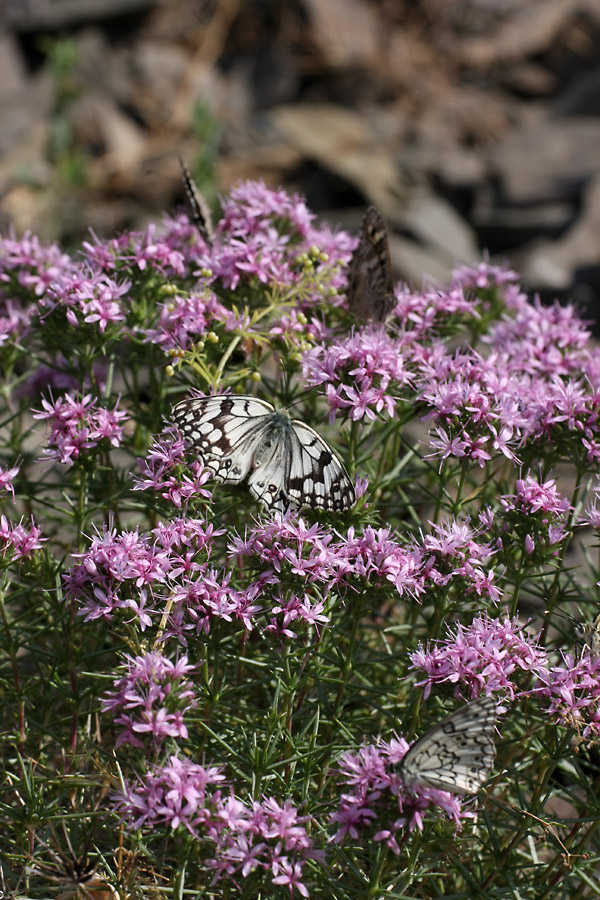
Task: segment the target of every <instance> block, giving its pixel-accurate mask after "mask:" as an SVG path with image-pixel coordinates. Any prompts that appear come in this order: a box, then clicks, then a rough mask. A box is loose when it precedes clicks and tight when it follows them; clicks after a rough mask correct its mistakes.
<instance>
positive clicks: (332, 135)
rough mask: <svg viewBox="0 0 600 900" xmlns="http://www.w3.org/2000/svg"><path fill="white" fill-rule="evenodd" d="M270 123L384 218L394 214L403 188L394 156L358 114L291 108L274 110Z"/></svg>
mask: <svg viewBox="0 0 600 900" xmlns="http://www.w3.org/2000/svg"><path fill="white" fill-rule="evenodd" d="M271 120H272V122H273V124H274V126H275V128H276V129H277V130H278V131H279V133H280V134H281V135H282V136H283V137H285V138H286V139H287V140H288V141H289V142H290V144H292V146H293V147H295V148H296V149H297V150H298V151H300V153H302V154H304V155H305V156H306V157H308V158H309V159H314V160H316V161H317V162H319V163H320V164H321V165H322V166H324V167H325V168H327V169H329V171H330V172H334V173H335V174H336V175H339V176H340V177H342V178H344V179H346V181H348V182H350V184H352V185H354V187H355V188H356V189H357V190H358V191H360V192H361V194H363V195H364V197H365V198H366V199H367V200H368V201H369V202H370V203H373V204H374V205H375V206H377V207H378V209H380V211H381V213H382V214H383V216H384V217H385V216H388V215H391V214H393V213H394V212H395V211H397V208H398V198H400V197H402V196H403V194H404V185H403V182H402V179H401V176H400V173H399V171H398V168H397V166H396V164H395V161H394V157H393V155H392V153H391V152H390V150H388V149H387V147H386V146H385V145H383V144H382V143H381V142H379V141H377V139H376V135H374V134H373V129H372V128H370V127H369V123H368V121H366V120H365V118H364V117H363V116H361V115H360V114H359V113H357V112H352V111H351V110H349V109H344V108H342V107H339V106H334V105H331V104H325V103H323V104H297V105H294V106H279V107H276V109H274V110H273V111H272V112H271Z"/></svg>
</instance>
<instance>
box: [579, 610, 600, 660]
mask: <svg viewBox="0 0 600 900" xmlns="http://www.w3.org/2000/svg"><path fill="white" fill-rule="evenodd" d="M577 632H578V635H579V637H580V638H581V639H582V640H583V642H584V644H585V645H586V647H587V648H588V652H589V654H590V656H591V657H592V659H597V658H598V657H599V656H600V613H599V614H598V615H597V616H596V618H595V619H594V621H593V622H584V623H583V624H580V625H578V626H577Z"/></svg>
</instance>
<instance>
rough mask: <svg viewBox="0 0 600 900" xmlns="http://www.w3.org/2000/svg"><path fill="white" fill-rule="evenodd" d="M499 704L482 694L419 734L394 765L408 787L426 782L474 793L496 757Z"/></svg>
mask: <svg viewBox="0 0 600 900" xmlns="http://www.w3.org/2000/svg"><path fill="white" fill-rule="evenodd" d="M497 706H498V703H497V701H496V700H495V699H494V698H493V697H482V698H480V699H478V700H473V701H472V702H471V703H467V704H466V705H465V706H462V707H461V708H460V709H457V710H456V711H455V712H453V713H451V714H450V715H449V716H446V718H445V719H442V721H441V722H438V723H437V725H434V726H433V728H432V729H431V730H430V731H428V732H427V734H424V735H423V736H422V737H420V738H419V739H418V740H417V741H415V743H414V744H413V745H412V746H411V747H410V748H409V750H408V751H407V752H406V754H405V755H404V757H403V758H402V760H401V761H400V762H399V763H398V764H397V765H396V766H394V769H395V771H396V772H397V773H398V774H399V775H400V778H401V779H402V782H403V783H404V784H405V785H406V787H409V788H410V787H413V785H417V784H420V785H423V786H424V787H431V788H436V789H437V790H440V791H450V793H452V794H475V793H477V791H478V790H479V788H481V787H483V785H484V784H485V782H486V781H487V780H488V778H489V774H490V771H491V768H492V765H493V764H494V759H495V757H496V746H495V743H494V726H495V724H496V717H497Z"/></svg>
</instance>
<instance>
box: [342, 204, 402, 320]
mask: <svg viewBox="0 0 600 900" xmlns="http://www.w3.org/2000/svg"><path fill="white" fill-rule="evenodd" d="M347 296H348V309H349V310H350V312H351V313H352V314H353V315H354V316H355V317H356V318H357V319H361V320H362V321H369V320H370V321H373V322H385V321H386V319H388V318H389V316H390V315H391V313H392V312H393V310H394V307H395V306H396V298H395V297H394V286H393V284H392V266H391V262H390V246H389V241H388V234H387V228H386V226H385V222H384V221H383V219H382V218H381V215H380V213H379V212H378V211H377V210H376V209H375V207H374V206H370V207H369V208H368V210H367V211H366V213H365V216H364V218H363V220H362V225H361V228H360V236H359V239H358V246H357V248H356V250H355V251H354V253H353V255H352V259H351V261H350V274H349V276H348V294H347Z"/></svg>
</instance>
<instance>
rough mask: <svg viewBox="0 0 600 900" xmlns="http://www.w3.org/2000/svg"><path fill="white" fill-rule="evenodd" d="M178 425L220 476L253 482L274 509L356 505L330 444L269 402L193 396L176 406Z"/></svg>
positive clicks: (254, 490) (251, 487) (258, 495)
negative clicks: (278, 410)
mask: <svg viewBox="0 0 600 900" xmlns="http://www.w3.org/2000/svg"><path fill="white" fill-rule="evenodd" d="M173 421H174V423H175V425H177V427H178V428H179V430H180V432H181V434H182V435H183V437H184V438H185V440H186V441H187V442H188V443H190V444H192V445H193V446H194V448H195V449H196V452H197V454H198V457H199V458H200V461H201V462H202V464H203V465H204V466H206V467H207V468H209V469H211V471H212V472H213V473H214V475H215V477H216V478H218V479H220V480H221V481H225V482H229V483H232V484H237V483H239V482H241V481H244V480H246V479H247V482H248V488H249V490H250V492H251V494H252V495H253V496H254V497H255V498H256V499H257V500H259V501H260V502H261V503H264V505H265V506H267V507H268V508H269V509H276V510H280V511H282V512H283V511H285V510H286V509H289V508H295V509H300V508H302V507H305V506H308V507H312V508H314V509H324V510H331V511H334V512H336V511H341V510H344V509H348V508H349V507H350V506H352V505H353V503H354V502H355V499H356V497H355V493H354V487H353V485H352V482H351V481H350V479H349V477H348V474H347V472H346V470H345V468H344V466H343V464H342V462H341V461H340V460H339V459H338V457H337V456H336V454H335V453H334V452H333V450H332V449H331V448H330V447H329V446H328V445H327V444H326V443H325V441H324V440H323V439H322V438H321V437H320V436H319V435H318V434H317V433H316V432H315V431H313V430H312V428H309V426H308V425H304V424H303V423H302V422H298V421H295V420H294V421H292V420H291V419H290V418H289V417H288V416H287V415H286V414H285V413H284V412H277V411H276V410H275V409H274V408H273V407H272V406H271V404H270V403H266V402H265V401H264V400H256V399H255V398H254V397H236V396H215V397H198V398H191V399H188V400H183V401H182V402H181V403H178V404H177V405H176V406H175V407H174V408H173Z"/></svg>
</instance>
